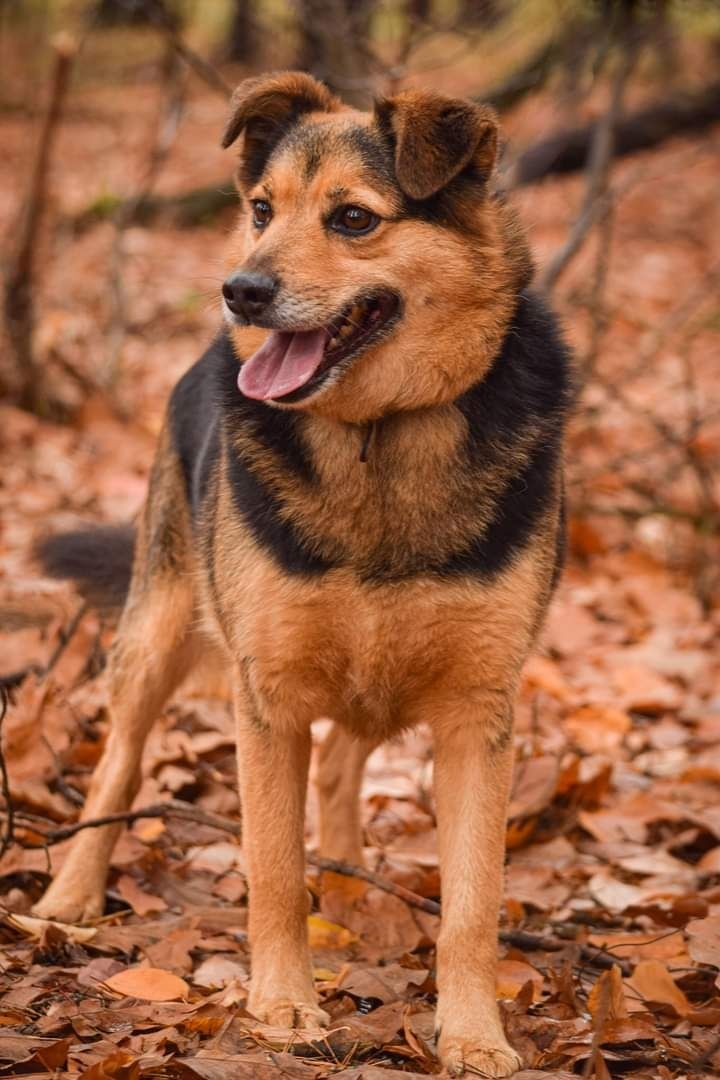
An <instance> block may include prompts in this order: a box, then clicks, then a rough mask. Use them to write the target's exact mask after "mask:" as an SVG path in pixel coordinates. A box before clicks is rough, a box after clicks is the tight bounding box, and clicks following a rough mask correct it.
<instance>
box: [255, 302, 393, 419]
mask: <svg viewBox="0 0 720 1080" xmlns="http://www.w3.org/2000/svg"><path fill="white" fill-rule="evenodd" d="M399 312H400V298H399V297H398V296H397V294H396V293H394V292H391V291H390V290H383V291H382V292H375V293H372V294H370V295H367V296H365V297H363V298H361V299H357V300H355V301H354V302H353V303H352V304H349V305H348V306H347V307H346V308H345V309H344V311H343V312H342V313H341V314H340V315H338V316H337V318H335V319H333V321H332V322H331V323H329V324H328V325H327V326H320V327H318V328H317V329H316V330H295V331H290V330H272V331H271V333H270V335H269V336H268V338H267V339H266V340H265V341H264V343H263V344H262V345H261V346H260V348H259V349H258V350H257V352H256V353H253V355H252V356H251V357H249V359H247V360H246V361H245V363H244V364H243V365H242V367H241V368H240V374H239V376H238V386H239V387H240V390H241V391H242V392H243V394H245V396H246V397H250V398H256V399H258V400H261V401H268V400H283V401H288V402H292V401H299V400H300V399H301V398H304V397H306V396H308V395H309V394H310V393H312V392H313V391H314V390H316V389H317V388H318V387H319V386H320V385H321V383H322V382H323V381H324V380H325V378H326V377H327V376H328V375H329V374H330V372H331V371H332V370H333V369H334V368H336V367H337V366H338V364H341V363H343V362H345V361H349V360H353V359H355V357H356V356H358V355H359V354H360V353H361V352H363V351H364V350H365V349H367V348H368V347H369V346H370V345H371V344H373V342H375V341H377V340H378V339H379V338H380V337H381V335H382V334H384V333H386V332H387V331H388V329H389V328H390V326H391V325H392V324H393V323H394V322H395V320H396V318H397V317H398V314H399Z"/></svg>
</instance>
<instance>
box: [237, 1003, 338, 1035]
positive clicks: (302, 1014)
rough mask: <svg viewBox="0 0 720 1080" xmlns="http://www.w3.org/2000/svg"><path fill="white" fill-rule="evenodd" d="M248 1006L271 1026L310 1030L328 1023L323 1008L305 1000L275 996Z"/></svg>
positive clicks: (327, 1017) (254, 1014)
mask: <svg viewBox="0 0 720 1080" xmlns="http://www.w3.org/2000/svg"><path fill="white" fill-rule="evenodd" d="M249 1008H250V1012H251V1013H252V1014H253V1016H256V1017H257V1018H258V1020H260V1021H262V1023H264V1024H269V1025H270V1026H271V1027H280V1028H301V1029H303V1030H312V1029H313V1028H324V1027H327V1026H328V1024H329V1023H330V1017H329V1016H328V1014H327V1013H326V1012H324V1011H323V1009H321V1008H320V1007H319V1006H318V1005H315V1004H313V1003H312V1002H307V1001H288V1000H287V999H280V998H277V999H271V1000H268V1001H261V1002H258V1003H257V1004H255V1005H251V1006H249Z"/></svg>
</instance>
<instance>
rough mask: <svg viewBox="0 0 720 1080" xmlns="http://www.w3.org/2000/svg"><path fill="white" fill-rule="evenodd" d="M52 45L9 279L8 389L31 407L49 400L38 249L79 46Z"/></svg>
mask: <svg viewBox="0 0 720 1080" xmlns="http://www.w3.org/2000/svg"><path fill="white" fill-rule="evenodd" d="M53 48H54V51H55V62H54V67H53V74H52V80H51V84H50V98H49V101H48V106H47V110H46V113H45V119H44V121H43V125H42V129H41V131H40V136H39V138H38V144H37V148H36V151H35V159H34V161H33V165H32V172H31V176H30V182H29V184H28V194H27V199H26V202H25V207H24V210H23V213H22V223H21V226H20V229H19V236H18V242H17V247H16V250H15V254H14V256H13V257H12V260H11V264H10V269H9V270H8V273H7V276H6V280H5V301H4V304H5V319H6V322H7V328H8V341H9V344H10V352H11V354H12V369H11V370H10V371H9V372H8V374H7V379H8V383H9V385H8V387H7V389H8V390H9V391H10V392H11V393H12V394H13V396H17V400H18V403H19V404H20V406H21V407H22V408H24V409H29V410H30V411H32V412H37V411H38V410H39V409H41V408H42V407H43V404H44V402H45V400H46V395H45V394H44V393H43V390H42V387H43V386H44V380H43V379H42V378H41V377H40V373H39V371H38V365H37V362H36V357H35V351H34V347H33V335H34V330H35V310H34V303H33V285H34V283H35V276H36V275H35V262H36V253H37V245H38V237H39V233H40V225H41V222H42V215H43V209H44V207H45V203H46V200H47V189H48V174H49V167H50V159H51V155H52V149H53V144H54V142H55V137H56V135H57V131H58V127H59V124H60V117H61V115H62V108H63V103H64V101H65V96H66V93H67V89H68V86H69V84H70V72H71V71H72V65H73V60H74V58H75V54H76V51H77V48H76V45H75V42H74V40H73V39H72V38H71V37H69V36H68V35H67V34H61V35H58V36H57V37H56V38H55V40H54V42H53ZM0 389H2V387H0Z"/></svg>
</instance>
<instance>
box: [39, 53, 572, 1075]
mask: <svg viewBox="0 0 720 1080" xmlns="http://www.w3.org/2000/svg"><path fill="white" fill-rule="evenodd" d="M238 139H241V140H242V142H241V152H240V158H239V167H238V175H237V183H238V190H239V194H240V210H239V218H238V224H237V227H236V229H235V231H234V232H233V234H232V238H231V241H230V245H229V258H228V270H229V272H228V276H227V279H226V280H225V282H224V284H223V286H222V294H223V300H222V303H223V308H224V321H223V328H222V330H221V331H220V333H219V335H218V337H217V338H216V340H215V341H214V342H213V344H212V345H211V346H210V348H209V349H208V350H207V352H206V353H205V354H204V356H203V357H202V358H201V359H200V360H199V361H198V362H197V363H196V364H195V366H194V367H192V368H191V369H190V370H189V371H188V372H187V373H186V374H185V375H184V376H183V377H182V378H181V380H180V382H179V383H178V384H177V386H176V387H175V390H174V391H173V394H172V397H171V399H170V403H169V408H168V412H167V419H166V423H165V426H164V428H163V431H162V434H161V436H160V441H159V448H158V452H157V456H156V459H155V463H154V466H153V469H152V473H151V479H150V484H149V493H148V497H147V501H146V504H145V508H144V510H143V512H142V516H141V518H140V521H139V524H138V526H137V531H136V535H135V536H134V537H133V535H132V534H131V533H129V532H128V531H125V532H124V533H120V534H118V535H117V536H116V538H115V539H114V540H111V534H110V533H108V532H107V531H105V532H101V533H99V534H96V535H95V536H94V537H93V536H83V535H79V536H74V537H73V536H66V537H63V536H60V537H55V538H51V539H49V540H48V541H47V542H46V544H45V545H44V556H43V557H44V560H45V562H46V565H48V566H49V568H50V570H51V571H54V572H55V573H57V574H62V573H67V574H70V576H75V577H76V578H77V579H80V584H81V585H84V587H85V588H92V580H93V577H95V579H97V578H98V576H100V577H103V576H104V577H105V578H106V579H107V580H106V581H105V585H107V584H108V581H109V580H112V579H114V578H115V577H117V578H118V579H121V580H122V579H123V578H125V579H127V580H129V588H128V594H127V599H126V602H125V606H124V610H123V612H122V616H121V618H120V622H119V626H118V631H117V635H116V640H115V643H114V646H113V649H112V650H111V656H110V663H109V685H110V695H111V715H112V729H111V733H110V735H109V738H108V741H107V746H106V749H105V751H104V754H103V757H102V760H101V762H100V764H99V767H98V769H97V771H96V772H95V775H94V777H93V780H92V784H91V787H90V792H89V796H88V799H87V802H86V805H85V808H84V812H83V816H84V817H98V816H101V815H106V814H110V813H114V812H117V811H124V810H126V809H127V808H128V807H129V806H130V804H131V801H132V799H133V797H134V794H135V793H136V790H137V787H138V783H139V776H140V762H141V754H142V749H143V744H144V742H145V739H146V737H147V734H148V731H149V729H150V727H151V725H152V723H153V720H154V718H155V717H156V716H157V715H158V713H159V712H160V710H161V709H162V707H163V705H164V703H165V701H166V699H167V698H168V696H169V695H170V694H171V692H172V691H173V690H174V689H175V687H177V685H178V684H179V683H180V681H181V680H182V679H183V677H184V676H185V675H186V674H187V672H188V671H189V670H190V669H191V668H192V667H193V666H194V665H195V664H196V663H198V662H199V661H200V660H201V658H202V657H203V655H206V654H207V652H208V649H214V650H220V652H221V654H222V656H223V657H224V662H225V664H226V666H227V669H228V670H229V672H230V673H231V678H232V683H233V687H234V691H233V692H234V699H235V712H236V716H237V750H238V761H239V777H240V793H241V802H242V812H243V846H244V851H245V856H246V860H247V870H248V880H249V917H248V918H249V939H250V944H251V951H252V978H251V988H250V993H249V1001H248V1008H249V1010H250V1011H251V1012H252V1013H253V1014H254V1015H255V1016H256V1017H258V1018H259V1019H260V1020H262V1021H265V1022H267V1023H269V1024H273V1025H277V1026H285V1027H288V1028H291V1027H308V1026H316V1025H318V1024H321V1025H322V1024H325V1023H326V1022H327V1017H326V1015H325V1014H324V1013H323V1011H322V1010H321V1009H320V1008H319V1006H318V1002H317V997H316V993H315V989H314V985H313V977H312V969H311V963H310V956H309V951H308V944H307V934H306V916H307V913H308V894H307V891H306V887H305V880H304V871H305V858H304V846H303V818H304V805H305V792H306V783H307V776H308V764H309V760H310V748H311V735H310V727H311V724H312V722H313V721H314V720H316V719H317V718H320V717H326V718H331V719H332V720H333V721H334V726H333V729H332V731H331V734H330V736H329V738H328V739H327V740H326V742H325V743H324V744H323V746H322V748H321V751H320V761H319V780H318V788H319V799H320V811H321V821H322V825H321V848H322V853H323V854H325V855H327V856H330V857H333V858H336V859H344V860H347V861H350V862H353V863H359V862H360V861H361V859H362V842H361V833H360V824H359V811H358V796H359V792H360V786H361V779H362V770H363V765H364V762H365V759H366V757H367V755H368V754H369V753H370V751H371V750H372V749H373V747H375V746H377V745H378V744H379V743H380V742H382V741H383V740H386V739H388V738H390V737H392V736H395V735H397V734H398V733H399V732H400V731H402V730H403V729H405V728H408V727H411V726H413V725H416V724H420V723H424V724H426V725H428V726H429V728H430V731H431V733H432V739H433V749H434V770H435V796H436V802H437V818H438V836H439V851H440V863H441V871H442V925H441V930H440V933H439V939H438V942H437V985H438V1003H437V1032H438V1053H439V1057H440V1059H441V1061H442V1063H443V1064H444V1066H445V1067H446V1068H447V1070H448V1071H449V1073H450V1074H452V1075H455V1076H459V1075H462V1074H463V1072H466V1071H467V1072H470V1073H481V1074H482V1075H487V1076H498V1077H500V1076H508V1075H510V1074H511V1073H512V1072H513V1071H515V1069H516V1068H517V1067H518V1066H519V1058H518V1055H517V1054H516V1053H515V1051H514V1050H513V1049H512V1048H511V1047H510V1045H509V1044H508V1041H507V1039H506V1037H505V1034H504V1031H503V1027H502V1022H501V1019H500V1015H499V1012H498V1007H497V1003H496V998H495V970H496V952H497V929H498V920H499V912H500V905H501V898H502V888H503V861H504V840H503V837H504V831H505V818H506V812H507V804H508V792H509V786H510V780H511V772H512V753H513V750H512V743H513V738H512V734H513V703H514V698H515V694H516V688H517V685H518V680H519V676H520V671H521V668H522V665H523V663H524V661H525V659H526V657H527V655H528V653H529V650H530V649H531V647H532V644H533V642H534V640H535V638H536V636H537V634H538V630H539V628H540V626H541V623H542V620H543V616H544V613H545V611H546V609H547V606H548V603H549V600H550V597H551V594H552V591H553V587H554V585H555V581H556V579H557V576H558V572H559V568H560V565H561V562H562V551H563V533H564V528H563V487H562V453H563V449H562V444H563V430H564V425H565V420H566V416H567V413H568V408H569V404H570V401H571V396H572V374H571V366H570V359H569V355H568V352H567V349H566V347H565V345H564V344H563V340H562V336H561V334H560V332H559V330H558V327H557V325H556V321H555V319H554V317H553V316H552V314H551V313H550V312H549V311H548V309H547V308H546V306H545V305H544V303H543V301H542V300H541V299H540V298H539V297H537V296H535V295H534V294H533V293H532V291H531V289H530V280H531V276H532V262H531V257H530V253H529V250H528V246H527V243H526V241H525V238H524V235H523V231H522V229H521V227H520V225H519V223H518V221H517V219H516V217H515V215H514V214H513V212H512V211H511V209H510V208H509V207H508V206H507V205H506V203H505V201H504V200H503V199H502V198H500V197H499V196H498V195H496V194H495V193H494V191H493V185H492V179H493V167H494V164H495V157H496V150H497V140H498V127H497V121H496V117H495V115H494V113H493V112H492V110H491V109H489V108H486V107H482V106H479V105H477V104H475V103H473V102H470V101H466V100H460V99H454V98H449V97H445V96H443V95H440V94H437V93H433V92H429V91H426V90H406V91H403V92H400V93H398V94H396V95H394V96H392V97H387V98H384V99H382V100H379V101H377V102H376V103H375V106H374V109H373V111H372V112H367V113H366V112H359V111H356V110H354V109H351V108H349V107H346V106H345V105H344V104H343V103H342V102H341V101H340V100H339V99H338V98H336V97H335V96H333V95H332V94H331V93H330V91H329V90H327V89H326V88H325V87H324V86H323V85H322V84H321V83H319V82H317V81H316V80H314V79H313V78H311V77H310V76H309V75H306V74H303V73H294V72H286V73H279V74H272V75H267V76H263V77H260V78H254V79H248V80H246V81H244V82H243V83H242V84H241V85H240V86H239V87H238V89H237V90H236V92H235V94H234V96H233V99H232V105H231V111H230V118H229V121H228V124H227V128H226V131H225V135H224V138H223V146H225V147H229V146H230V145H231V144H233V143H234V142H235V141H236V140H238ZM103 551H107V552H108V559H110V561H111V563H112V565H110V566H109V565H105V561H106V560H105V559H104V556H103ZM133 552H134V553H133ZM78 560H79V561H78ZM131 565H132V574H131V577H130V567H131ZM93 567H94V571H95V574H94V575H93ZM100 591H102V589H101V590H100ZM118 831H119V826H108V827H104V828H98V829H92V830H87V831H85V832H81V833H79V834H78V835H77V837H76V838H75V840H74V842H73V847H72V849H71V851H70V852H69V855H68V857H67V859H66V861H65V862H64V864H63V866H62V869H61V870H60V872H59V874H58V876H57V877H56V878H55V880H54V882H53V883H52V884H51V885H50V887H49V889H48V891H47V892H46V894H45V896H44V897H43V898H42V899H41V900H40V902H39V904H38V905H37V907H36V913H37V914H38V915H40V916H43V917H47V918H54V919H60V920H65V921H70V922H75V921H78V920H86V919H92V918H94V917H96V916H99V915H100V914H101V913H102V910H103V903H104V888H105V879H106V873H107V868H108V863H109V859H110V854H111V851H112V847H113V844H114V841H115V839H116V837H117V835H118Z"/></svg>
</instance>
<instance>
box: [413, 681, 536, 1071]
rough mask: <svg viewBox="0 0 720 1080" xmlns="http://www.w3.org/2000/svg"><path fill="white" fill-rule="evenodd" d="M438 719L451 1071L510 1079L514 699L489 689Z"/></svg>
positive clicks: (441, 994)
mask: <svg viewBox="0 0 720 1080" xmlns="http://www.w3.org/2000/svg"><path fill="white" fill-rule="evenodd" d="M474 696H475V697H476V701H475V702H474V703H473V705H472V710H468V713H467V715H466V716H464V717H458V716H457V715H453V712H452V711H448V713H446V715H445V716H444V718H443V719H442V720H441V721H439V722H437V723H435V724H434V725H433V736H434V754H435V797H436V802H437V815H438V839H439V847H440V866H441V872H442V925H441V930H440V936H439V939H438V945H437V968H438V976H437V981H438V1008H437V1025H436V1026H437V1030H438V1051H439V1055H440V1058H441V1060H442V1062H443V1064H444V1065H445V1066H446V1068H447V1069H448V1072H449V1073H450V1074H451V1075H452V1076H461V1075H462V1074H463V1073H464V1072H468V1073H473V1074H475V1073H480V1074H481V1075H483V1076H509V1075H511V1074H512V1073H513V1072H514V1071H515V1070H516V1069H517V1068H518V1067H519V1065H520V1061H519V1058H518V1056H517V1054H516V1053H515V1051H514V1050H513V1049H512V1048H511V1047H510V1046H509V1044H508V1042H507V1039H506V1038H505V1033H504V1031H503V1027H502V1022H501V1020H500V1014H499V1011H498V1006H497V1002H496V999H495V972H496V965H497V930H498V918H499V913H500V903H501V899H502V891H503V861H504V853H505V817H506V812H507V803H508V794H509V789H510V780H511V773H512V697H511V695H510V694H509V693H508V694H506V693H499V692H492V691H488V692H487V693H485V694H483V696H482V699H481V701H480V702H478V701H477V694H476V695H474Z"/></svg>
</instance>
